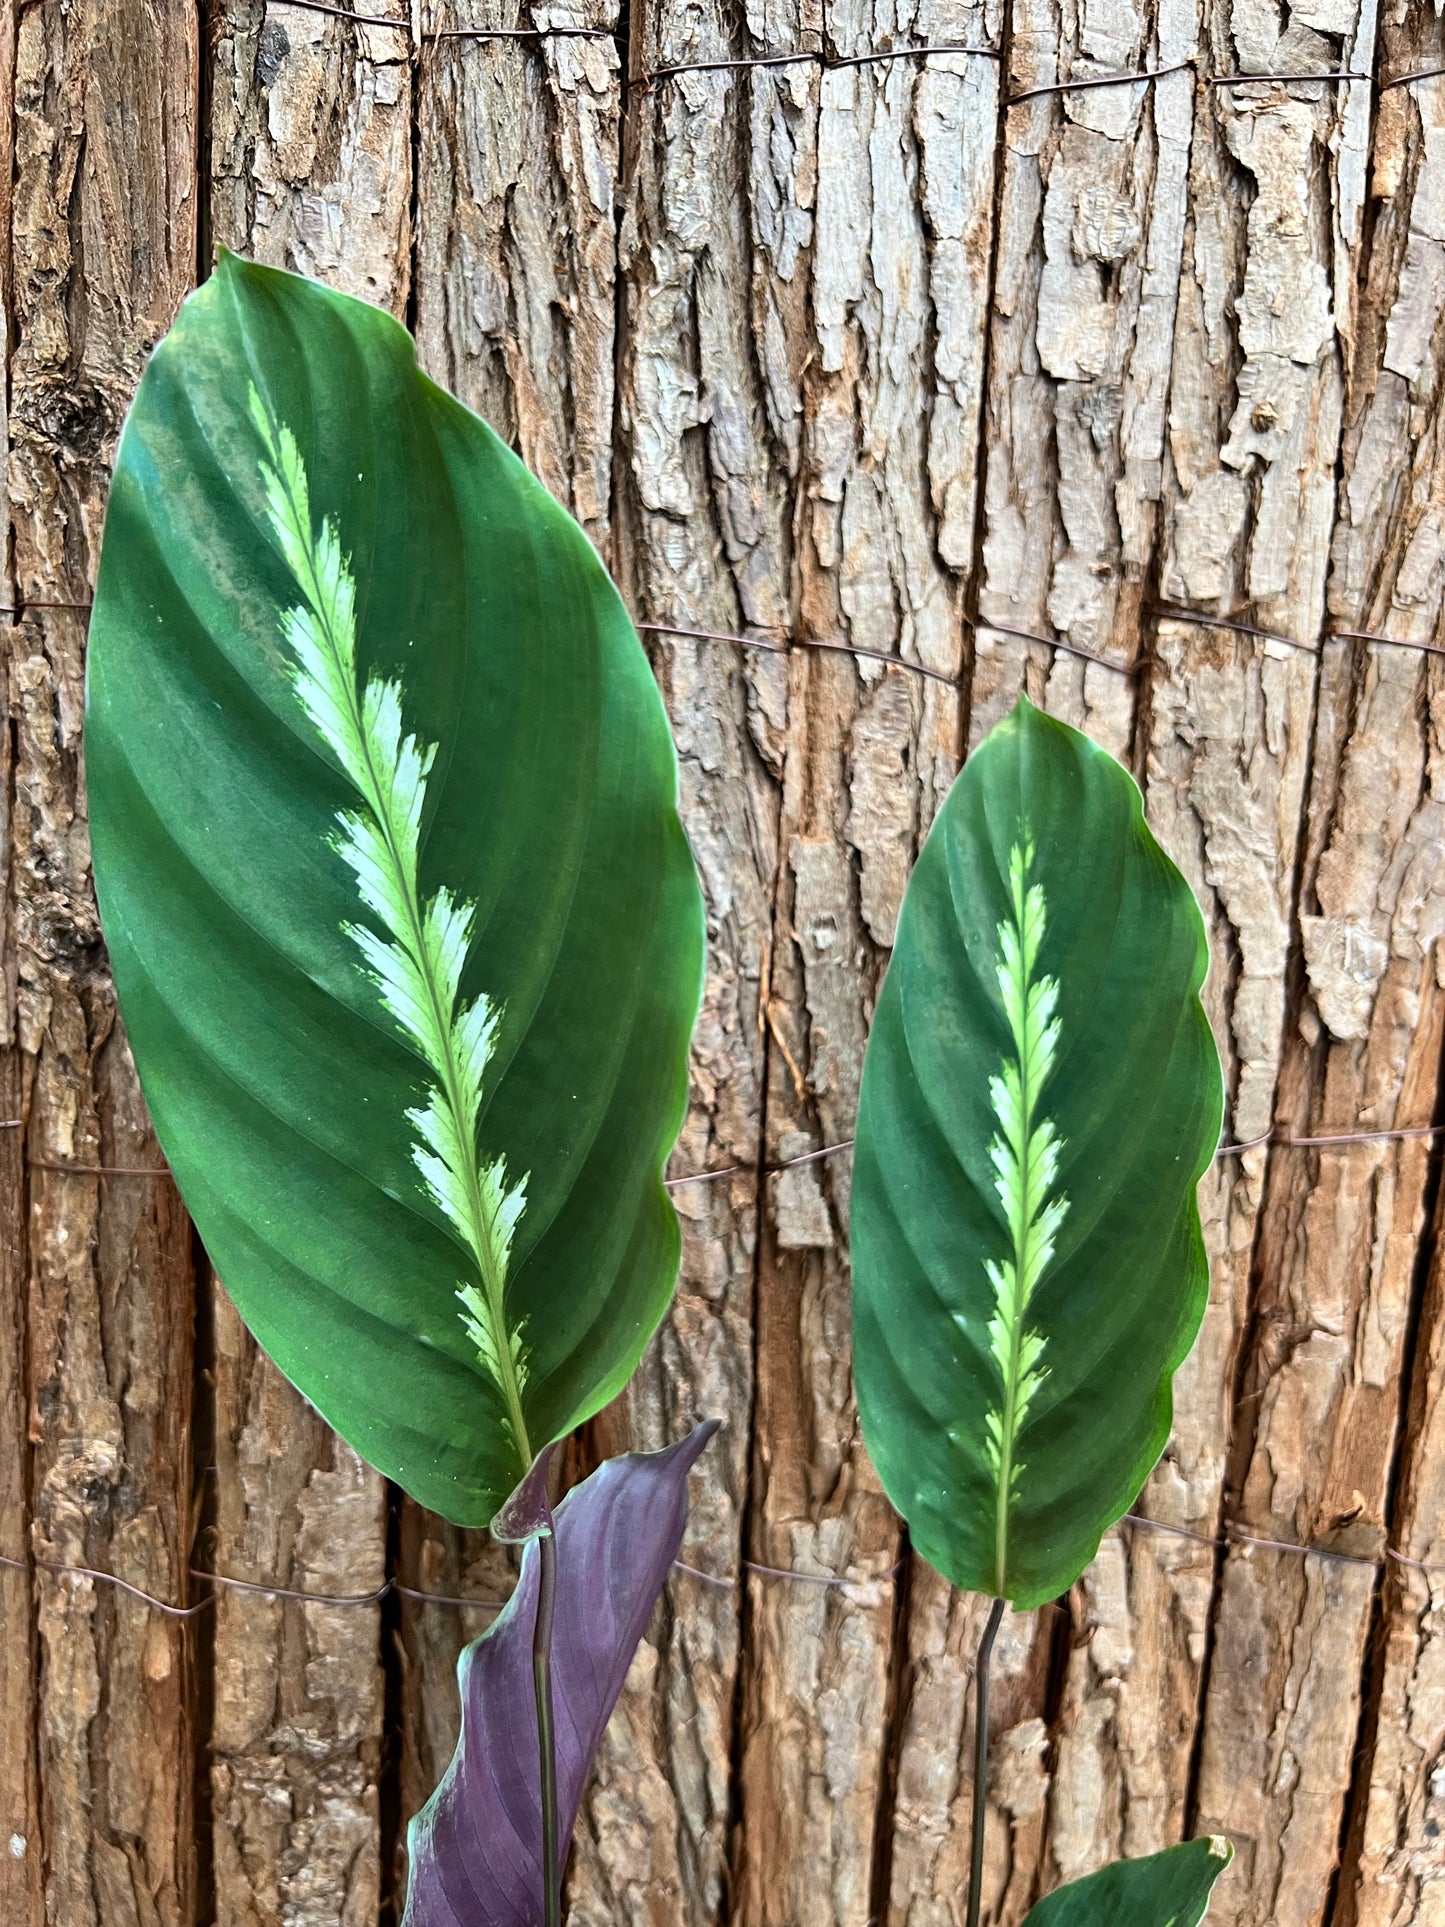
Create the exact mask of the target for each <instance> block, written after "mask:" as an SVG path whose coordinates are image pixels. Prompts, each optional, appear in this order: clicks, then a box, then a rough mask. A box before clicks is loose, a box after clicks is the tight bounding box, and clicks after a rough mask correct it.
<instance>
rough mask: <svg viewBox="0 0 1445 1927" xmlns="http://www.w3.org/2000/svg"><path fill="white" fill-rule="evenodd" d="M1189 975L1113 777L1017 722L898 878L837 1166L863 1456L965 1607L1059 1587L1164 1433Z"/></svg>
mask: <svg viewBox="0 0 1445 1927" xmlns="http://www.w3.org/2000/svg"><path fill="white" fill-rule="evenodd" d="M1030 946H1032V952H1031V953H1030ZM1026 953H1030V954H1026ZM1207 961H1208V953H1207V947H1206V942H1205V934H1204V926H1203V920H1202V918H1201V916H1200V913H1199V909H1198V906H1197V905H1196V904H1195V902H1194V899H1193V897H1192V895H1191V893H1190V891H1189V889H1188V887H1187V885H1186V884H1185V883H1184V880H1183V879H1182V877H1181V876H1180V875H1179V873H1178V871H1177V870H1176V869H1175V867H1174V865H1173V864H1172V863H1171V862H1170V861H1169V859H1168V858H1167V857H1166V856H1165V854H1164V853H1163V851H1162V850H1161V849H1160V848H1159V846H1158V844H1157V843H1156V842H1155V841H1154V839H1153V837H1152V836H1151V835H1150V833H1149V830H1148V828H1147V826H1146V825H1145V822H1144V818H1143V809H1142V804H1141V800H1140V796H1139V792H1138V789H1137V787H1136V786H1135V784H1134V783H1133V781H1132V780H1131V779H1130V777H1129V776H1128V774H1127V773H1126V772H1125V771H1124V770H1123V769H1121V768H1120V767H1119V765H1118V764H1117V763H1115V762H1114V760H1113V759H1112V758H1111V757H1109V756H1107V755H1105V754H1104V752H1103V751H1101V750H1099V749H1097V748H1096V747H1095V746H1094V745H1093V744H1092V743H1090V742H1089V741H1088V739H1087V738H1086V737H1084V736H1082V735H1080V734H1079V733H1078V732H1077V731H1076V730H1072V729H1069V728H1068V727H1067V726H1066V725H1064V724H1062V723H1059V722H1056V721H1054V720H1053V719H1052V718H1050V717H1048V716H1045V715H1043V714H1041V713H1040V712H1039V711H1038V710H1037V709H1035V708H1034V707H1033V706H1032V705H1031V704H1030V703H1029V702H1028V701H1027V700H1026V699H1025V700H1022V701H1021V702H1020V703H1019V705H1018V707H1017V708H1016V709H1015V710H1014V711H1013V713H1012V714H1011V715H1010V716H1009V717H1008V718H1007V719H1006V720H1005V721H1004V722H1003V723H1002V724H1000V725H999V727H998V728H997V729H995V730H994V731H993V732H992V733H991V735H990V736H989V737H988V738H987V739H986V740H985V742H984V743H983V744H982V745H981V746H980V747H979V748H978V749H977V750H976V751H975V752H974V754H973V755H972V756H971V757H970V759H969V761H968V763H967V765H966V766H965V768H964V771H963V773H962V775H961V776H960V777H959V779H958V781H957V783H956V784H955V785H954V788H953V790H952V791H951V793H950V795H949V797H948V799H947V801H946V802H945V804H944V807H943V809H942V810H941V811H940V813H939V817H938V820H937V822H936V823H935V825H934V827H933V831H932V833H931V835H930V836H929V839H928V841H927V843H926V845H925V847H924V849H923V851H922V853H921V855H920V857H919V860H918V864H917V866H916V868H915V870H914V874H913V877H912V879H911V881H910V883H909V886H908V891H907V894H906V897H905V900H904V905H903V911H902V915H901V917H900V920H899V926H898V940H897V945H896V947H895V950H894V953H893V958H892V961H891V963H890V965H889V970H888V975H887V978H886V980H885V983H884V986H883V991H882V994H881V996H880V998H879V1004H878V1010H877V1014H876V1016H875V1019H874V1024H873V1030H872V1034H871V1036H870V1039H869V1044H868V1052H867V1058H866V1061H865V1065H864V1074H863V1087H862V1094H861V1100H860V1107H859V1121H858V1144H857V1150H856V1153H855V1161H854V1178H853V1194H852V1249H853V1292H854V1297H853V1302H854V1361H855V1371H856V1375H857V1381H858V1402H859V1409H860V1412H861V1415H862V1421H863V1429H864V1436H865V1438H866V1439H867V1442H868V1447H869V1450H870V1452H871V1454H872V1456H873V1459H874V1462H875V1464H876V1465H877V1467H878V1471H879V1474H880V1476H881V1477H882V1480H883V1484H884V1487H885V1489H886V1490H887V1492H888V1494H889V1496H890V1498H891V1499H892V1500H893V1503H894V1504H895V1505H896V1506H897V1508H898V1510H899V1511H900V1512H901V1513H902V1514H903V1516H904V1518H905V1519H907V1521H908V1523H909V1527H910V1529H911V1531H912V1535H913V1542H914V1545H915V1547H916V1549H917V1550H918V1551H920V1552H922V1553H923V1555H924V1556H925V1557H926V1558H927V1559H928V1560H930V1561H931V1563H932V1564H934V1565H935V1566H936V1567H937V1568H938V1569H939V1571H941V1572H942V1573H944V1574H945V1575H946V1576H947V1577H948V1578H949V1579H951V1580H953V1581H954V1583H955V1584H957V1585H960V1586H963V1587H965V1588H966V1589H968V1590H971V1591H976V1592H986V1593H994V1594H998V1595H1000V1596H1003V1597H1006V1598H1008V1599H1010V1600H1012V1601H1013V1603H1014V1604H1015V1605H1016V1606H1019V1607H1026V1606H1031V1605H1037V1604H1038V1603H1040V1602H1041V1601H1043V1600H1045V1599H1049V1598H1053V1597H1055V1596H1056V1595H1057V1594H1059V1593H1061V1592H1063V1591H1064V1590H1065V1589H1066V1588H1067V1587H1068V1586H1069V1585H1070V1584H1071V1583H1072V1582H1073V1580H1074V1579H1075V1578H1076V1577H1077V1576H1078V1574H1079V1573H1080V1572H1081V1571H1082V1570H1083V1568H1084V1566H1085V1565H1086V1564H1087V1563H1088V1561H1089V1559H1090V1558H1091V1557H1092V1556H1093V1554H1094V1552H1095V1550H1096V1549H1097V1546H1098V1542H1099V1539H1100V1537H1101V1535H1102V1534H1103V1532H1104V1531H1105V1530H1106V1529H1107V1528H1108V1526H1109V1525H1111V1524H1112V1523H1113V1522H1114V1520H1116V1519H1117V1518H1118V1517H1119V1516H1120V1515H1121V1514H1122V1513H1123V1512H1124V1511H1126V1510H1127V1508H1128V1507H1129V1505H1130V1504H1131V1503H1132V1501H1133V1500H1134V1498H1135V1496H1136V1495H1137V1493H1138V1491H1139V1488H1140V1486H1141V1485H1142V1484H1143V1481H1144V1479H1145V1477H1146V1476H1147V1474H1148V1472H1149V1470H1150V1468H1151V1467H1152V1466H1153V1464H1154V1462H1155V1460H1156V1459H1157V1458H1158V1455H1159V1453H1160V1451H1161V1450H1162V1449H1163V1446H1164V1443H1165V1440H1166V1438H1167V1436H1168V1430H1169V1423H1170V1415H1171V1397H1170V1379H1171V1377H1172V1374H1173V1372H1174V1370H1175V1368H1176V1367H1177V1366H1178V1365H1179V1363H1180V1362H1181V1360H1182V1359H1183V1357H1184V1355H1185V1353H1186V1352H1187V1350H1188V1348H1189V1346H1190V1344H1191V1343H1192V1342H1193V1338H1194V1335H1195V1333H1196V1331H1197V1330H1198V1326H1199V1321H1200V1318H1201V1317H1202V1315H1203V1309H1204V1303H1205V1298H1206V1295H1207V1289H1208V1273H1207V1266H1206V1263H1205V1257H1204V1250H1203V1243H1202V1239H1201V1235H1200V1229H1199V1215H1198V1207H1197V1203H1196V1199H1195V1190H1196V1185H1197V1182H1198V1179H1199V1177H1200V1175H1201V1173H1202V1172H1203V1170H1204V1169H1205V1167H1206V1165H1207V1164H1208V1162H1209V1159H1210V1157H1211V1155H1212V1153H1213V1151H1214V1149H1215V1146H1216V1144H1217V1141H1218V1132H1219V1123H1220V1116H1221V1110H1222V1089H1221V1080H1220V1073H1219V1062H1218V1056H1217V1053H1216V1051H1215V1047H1214V1042H1213V1038H1212V1036H1211V1034H1210V1030H1209V1025H1208V1022H1207V1020H1206V1018H1205V1016H1204V1012H1203V1009H1202V1007H1201V1005H1200V1002H1199V994H1198V993H1199V988H1200V985H1201V984H1202V982H1203V979H1204V973H1205V969H1206V965H1207ZM1006 993H1007V994H1006ZM1010 998H1011V999H1012V1005H1011V1004H1010V1001H1009V1000H1010ZM1011 1009H1012V1013H1013V1014H1012V1015H1011Z"/></svg>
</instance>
